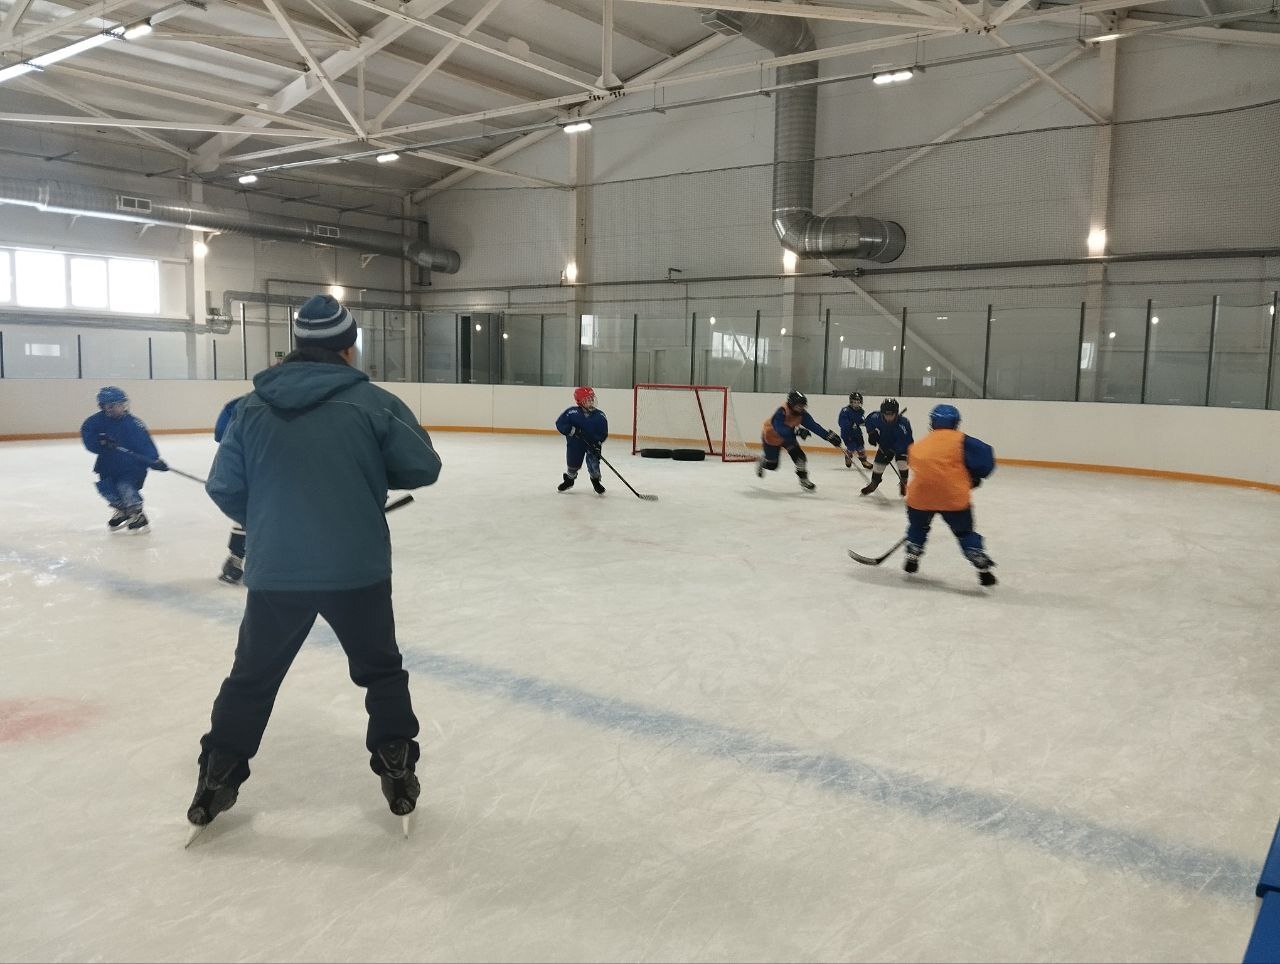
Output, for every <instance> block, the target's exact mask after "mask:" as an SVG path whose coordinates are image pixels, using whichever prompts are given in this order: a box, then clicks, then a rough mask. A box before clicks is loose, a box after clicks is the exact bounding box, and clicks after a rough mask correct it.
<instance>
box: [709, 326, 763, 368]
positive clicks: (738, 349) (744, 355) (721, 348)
mask: <svg viewBox="0 0 1280 964" xmlns="http://www.w3.org/2000/svg"><path fill="white" fill-rule="evenodd" d="M757 352H758V353H759V360H760V364H762V365H767V364H768V363H769V339H768V338H761V339H760V343H759V345H757V344H756V340H755V339H754V338H752V337H751V336H750V335H738V334H735V333H734V332H731V331H713V332H712V333H711V357H712V358H730V359H737V360H738V361H744V362H747V361H755V360H756V356H757Z"/></svg>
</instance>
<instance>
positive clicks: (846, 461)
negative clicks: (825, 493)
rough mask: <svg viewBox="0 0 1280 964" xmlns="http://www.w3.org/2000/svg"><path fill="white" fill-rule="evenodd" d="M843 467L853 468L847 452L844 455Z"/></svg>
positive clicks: (851, 459)
mask: <svg viewBox="0 0 1280 964" xmlns="http://www.w3.org/2000/svg"><path fill="white" fill-rule="evenodd" d="M844 467H845V468H846V469H851V468H853V456H852V455H850V454H849V453H848V452H845V453H844Z"/></svg>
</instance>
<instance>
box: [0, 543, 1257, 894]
mask: <svg viewBox="0 0 1280 964" xmlns="http://www.w3.org/2000/svg"><path fill="white" fill-rule="evenodd" d="M0 561H3V562H16V563H18V564H20V565H22V566H25V567H28V569H29V570H31V571H43V572H59V573H60V574H62V575H67V576H71V577H73V578H75V579H76V580H77V581H81V582H85V583H89V584H96V585H100V586H105V587H106V588H107V589H109V590H111V591H112V592H114V593H118V594H120V595H124V596H129V597H132V598H135V599H140V600H144V601H146V602H153V603H159V604H161V605H163V606H167V607H169V608H172V609H180V610H182V611H184V612H186V613H187V614H189V615H195V616H201V617H204V618H206V619H212V620H216V621H218V622H221V623H225V624H238V623H239V621H240V617H241V613H242V609H241V606H240V603H239V599H238V598H237V599H236V601H235V604H234V605H232V604H231V598H232V597H229V596H228V597H224V598H218V597H215V596H204V597H200V596H192V595H189V594H185V593H183V592H181V591H178V592H175V591H174V590H173V589H172V588H170V587H167V586H163V585H154V584H151V583H145V582H140V581H138V580H134V579H129V578H127V577H124V576H121V575H119V574H116V573H111V572H107V571H104V570H101V569H98V568H97V567H94V566H90V565H80V564H77V563H73V562H70V561H69V560H67V559H53V558H49V557H37V556H34V555H32V554H29V553H22V552H18V551H15V550H12V549H7V548H6V549H5V550H4V551H3V552H0ZM312 640H313V641H314V642H317V643H321V644H322V645H325V646H330V647H335V648H336V646H337V639H336V638H335V637H334V635H333V632H332V630H330V629H329V627H328V626H327V625H326V624H325V623H324V622H323V620H321V621H319V622H318V623H317V630H316V631H315V632H313V633H312ZM227 668H228V669H230V665H229V664H228V667H227ZM405 668H406V669H409V670H411V671H416V672H419V673H423V674H425V675H427V676H431V677H434V678H436V679H439V680H443V681H446V682H448V683H451V684H454V685H456V686H460V687H462V688H465V689H468V690H472V691H475V692H482V693H488V694H492V695H498V696H502V697H505V698H506V699H508V700H510V701H511V702H513V703H519V704H523V705H526V706H532V707H534V708H536V709H539V710H542V711H545V712H550V713H556V714H560V715H562V716H567V717H570V718H572V719H575V720H579V721H581V722H584V723H588V724H591V725H593V726H597V727H600V728H601V729H606V730H613V731H617V732H621V733H627V734H630V735H633V736H637V737H641V738H645V739H650V740H656V741H660V742H663V743H665V744H667V745H669V746H673V747H678V748H680V749H681V750H684V751H686V752H689V753H694V754H700V755H702V756H708V757H714V758H717V759H722V760H728V761H731V762H733V763H736V764H738V765H739V766H744V767H749V768H751V769H754V770H757V771H760V772H763V773H770V774H776V775H779V776H783V777H790V778H792V779H794V780H797V781H802V782H805V783H808V784H811V785H814V786H817V787H820V788H821V789H823V790H826V791H827V792H832V793H840V794H845V795H847V796H851V797H857V798H860V799H863V800H868V801H871V802H873V803H876V804H880V805H881V806H884V807H888V808H890V809H894V810H898V811H900V812H903V813H908V814H912V815H915V816H917V817H922V818H925V819H927V820H933V821H943V822H946V823H949V824H952V825H955V826H957V827H960V828H962V829H965V830H969V831H971V832H973V833H977V834H982V835H984V836H989V837H997V838H1000V839H1005V840H1012V841H1016V842H1020V843H1024V844H1029V845H1031V846H1033V847H1035V848H1037V849H1039V850H1041V851H1044V852H1045V853H1048V854H1051V855H1053V856H1055V857H1061V858H1066V859H1071V860H1077V861H1083V862H1086V863H1090V864H1093V865H1096V866H1099V867H1103V868H1106V869H1109V870H1113V871H1121V872H1128V873H1136V874H1139V875H1141V876H1143V877H1146V878H1148V879H1152V880H1158V881H1162V882H1165V883H1170V884H1175V885H1177V886H1179V887H1185V888H1188V889H1191V890H1194V891H1198V892H1201V893H1205V894H1210V895H1213V896H1217V897H1226V898H1232V899H1247V898H1248V897H1249V896H1250V895H1251V893H1252V891H1253V886H1254V882H1255V881H1256V880H1257V878H1258V874H1259V873H1260V871H1261V864H1258V863H1251V862H1249V861H1244V860H1241V859H1239V858H1237V857H1234V856H1232V855H1230V854H1224V853H1217V852H1214V851H1210V850H1202V849H1198V848H1195V847H1190V846H1186V845H1183V844H1179V843H1174V842H1172V841H1169V840H1163V839H1161V838H1159V837H1157V836H1155V835H1153V834H1148V833H1144V832H1142V831H1138V830H1124V829H1117V828H1114V827H1108V826H1106V825H1105V824H1102V823H1099V822H1098V821H1095V820H1092V819H1090V818H1088V817H1084V816H1080V815H1075V814H1069V813H1062V812H1059V811H1056V810H1050V809H1048V808H1044V807H1037V806H1034V805H1031V804H1027V803H1022V802H1019V801H1017V800H1015V799H1012V798H1010V797H1007V796H1006V797H1000V796H996V795H994V794H990V793H986V792H983V791H981V790H975V789H970V788H966V787H957V786H950V785H948V784H945V783H942V782H939V781H934V780H929V779H926V778H924V777H921V776H917V775H915V774H912V773H908V772H906V771H903V770H895V769H891V768H888V767H876V766H872V765H870V764H867V763H862V762H860V761H858V760H849V759H845V758H843V757H838V756H833V755H831V754H826V753H817V752H811V751H807V750H803V749H801V748H799V747H794V746H790V745H788V744H785V743H778V742H775V741H773V740H770V739H768V738H767V737H764V736H761V735H758V734H755V733H751V732H749V731H746V730H739V729H735V728H733V727H729V726H722V725H720V724H717V723H710V722H707V721H704V720H699V719H696V718H694V717H691V716H684V715H682V714H678V713H669V712H665V711H663V710H658V709H654V708H652V707H647V706H644V705H642V704H639V703H631V702H628V701H626V700H620V699H616V698H614V697H608V696H597V695H595V694H594V693H590V692H587V691H585V690H581V689H577V688H575V687H572V686H564V685H561V684H559V683H554V682H548V681H546V680H540V679H536V678H534V677H530V676H521V675H519V674H517V673H512V672H509V671H507V670H502V669H496V668H493V667H489V666H484V665H482V664H480V663H475V662H472V661H470V660H464V659H460V658H458V657H456V656H448V655H445V654H442V653H433V652H430V651H427V650H421V649H405Z"/></svg>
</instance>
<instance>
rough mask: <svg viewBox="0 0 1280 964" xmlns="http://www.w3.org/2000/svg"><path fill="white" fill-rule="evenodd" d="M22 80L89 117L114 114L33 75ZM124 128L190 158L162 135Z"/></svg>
mask: <svg viewBox="0 0 1280 964" xmlns="http://www.w3.org/2000/svg"><path fill="white" fill-rule="evenodd" d="M22 82H23V83H24V84H26V86H27V87H29V88H31V89H32V90H35V91H37V92H39V93H40V94H43V95H44V96H45V97H52V98H53V99H54V100H59V101H62V103H64V104H66V105H68V106H69V107H74V108H75V109H76V110H82V111H84V112H85V113H86V114H88V115H90V116H91V117H96V118H99V119H103V118H113V117H114V115H112V114H108V113H107V112H106V111H105V110H103V109H102V108H100V107H94V106H93V105H92V104H89V103H86V102H85V101H82V100H80V99H79V98H76V97H72V96H71V95H70V94H64V93H62V92H61V91H59V90H55V89H54V88H53V87H51V86H50V85H49V84H47V83H45V82H44V81H43V80H37V79H36V78H34V77H30V76H27V77H23V78H22ZM125 130H127V131H128V132H129V133H130V134H132V135H133V136H134V137H136V138H137V139H138V140H140V141H142V142H144V143H146V144H150V145H151V146H152V147H158V148H160V150H162V151H166V152H168V153H170V154H175V155H177V156H178V157H180V158H182V159H183V160H184V161H189V160H191V154H190V153H189V152H188V151H185V150H183V149H182V148H181V147H178V146H177V145H176V144H170V143H169V142H168V141H166V140H165V139H164V138H162V137H157V136H156V135H155V134H151V133H148V132H147V131H144V130H142V129H140V128H137V127H126V128H125Z"/></svg>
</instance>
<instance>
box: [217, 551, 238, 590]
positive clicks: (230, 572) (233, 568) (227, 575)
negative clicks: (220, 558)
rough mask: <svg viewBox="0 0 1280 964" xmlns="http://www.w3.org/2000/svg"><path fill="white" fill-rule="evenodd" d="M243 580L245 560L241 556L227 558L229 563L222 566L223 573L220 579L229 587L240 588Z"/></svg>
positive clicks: (219, 575)
mask: <svg viewBox="0 0 1280 964" xmlns="http://www.w3.org/2000/svg"><path fill="white" fill-rule="evenodd" d="M243 578H244V560H243V559H241V558H240V557H239V556H227V561H226V562H224V563H223V564H222V572H221V573H219V574H218V579H220V580H221V581H222V582H225V583H226V584H227V585H228V586H238V585H240V580H241V579H243Z"/></svg>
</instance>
